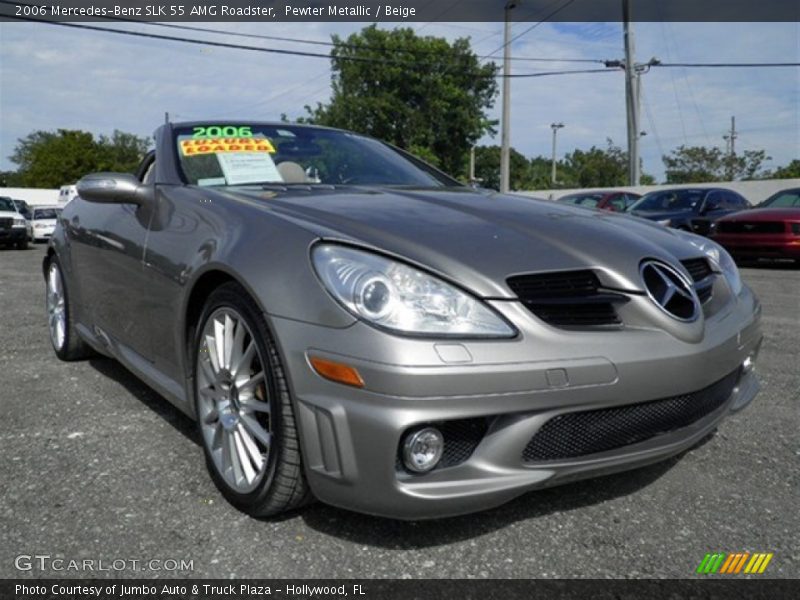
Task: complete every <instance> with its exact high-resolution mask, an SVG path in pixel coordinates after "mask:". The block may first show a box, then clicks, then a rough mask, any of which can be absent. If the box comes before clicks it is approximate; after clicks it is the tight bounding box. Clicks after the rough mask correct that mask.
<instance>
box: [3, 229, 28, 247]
mask: <svg viewBox="0 0 800 600" xmlns="http://www.w3.org/2000/svg"><path fill="white" fill-rule="evenodd" d="M29 237H30V236H29V235H28V230H27V229H26V228H25V227H13V228H11V229H0V244H4V243H10V242H22V241H25V240H27V239H29Z"/></svg>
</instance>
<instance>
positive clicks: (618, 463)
mask: <svg viewBox="0 0 800 600" xmlns="http://www.w3.org/2000/svg"><path fill="white" fill-rule="evenodd" d="M495 308H497V309H498V310H500V311H501V312H503V313H504V314H505V316H506V317H507V318H509V320H511V321H512V322H514V323H516V324H519V323H526V326H525V327H523V328H521V331H520V336H519V337H518V338H517V339H514V340H504V341H482V342H463V343H460V342H456V343H453V342H447V343H445V342H436V341H426V340H412V339H407V338H399V337H396V336H391V335H388V334H386V333H382V332H379V331H377V330H375V329H373V328H371V327H369V326H367V325H365V324H362V323H356V324H354V325H352V326H350V327H347V328H344V329H333V328H325V327H320V326H317V325H311V324H308V323H302V322H298V321H292V320H288V319H282V318H277V317H274V316H273V317H270V321H271V323H272V326H273V328H274V330H275V333H276V334H277V335H276V337H277V339H278V340H279V344H280V346H281V352H282V355H283V359H284V363H285V365H286V368H287V371H288V374H289V381H290V385H291V388H292V393H293V397H294V399H295V409H296V416H297V421H298V427H299V430H300V435H301V441H302V450H303V457H304V462H305V467H306V475H307V477H308V480H309V483H310V485H311V488H312V490H313V491H314V493H315V495H316V496H317V497H318V498H319V499H321V500H323V501H325V502H327V503H330V504H333V505H336V506H340V507H343V508H348V509H352V510H356V511H359V512H365V513H371V514H377V515H381V516H388V517H393V518H401V519H420V518H436V517H444V516H449V515H456V514H463V513H469V512H474V511H478V510H483V509H486V508H491V507H493V506H497V505H500V504H502V503H504V502H507V501H508V500H511V499H513V498H514V497H516V496H519V495H521V494H523V493H525V492H527V491H529V490H533V489H537V488H543V487H548V486H552V485H557V484H560V483H566V482H568V481H573V480H576V479H581V478H585V477H591V476H596V475H602V474H607V473H612V472H616V471H621V470H625V469H631V468H635V467H638V466H642V465H646V464H649V463H652V462H656V461H659V460H663V459H665V458H667V457H670V456H673V455H675V454H678V453H680V452H681V451H683V450H685V449H687V448H690V447H691V446H693V445H694V444H696V443H697V442H698V441H699V440H700V439H702V438H703V437H704V436H705V435H707V434H708V432H710V431H712V430H713V429H714V428H715V427H716V426H717V424H718V423H719V422H720V421H721V420H722V419H723V417H725V415H727V414H729V413H731V412H734V411H737V410H740V409H742V408H743V407H744V406H746V405H747V404H748V403H749V402H750V401H752V399H753V398H754V397H755V395H756V394H757V392H758V389H759V385H758V381H757V379H756V376H755V374H754V373H753V372H752V371H748V372H744V373H741V375H740V376H739V375H737V376H736V382H735V387H733V390H732V392H730V394H728V395H727V397H726V398H724V399H722V402H721V403H720V404H719V406H718V407H717V408H716V409H715V410H713V411H712V412H710V413H708V414H706V415H704V416H703V417H702V418H700V419H698V420H697V421H695V422H692V423H691V424H690V425H688V426H685V427H682V428H680V429H677V430H675V431H670V432H668V433H663V434H661V435H657V436H655V437H651V438H649V439H645V440H643V441H640V442H637V443H634V444H629V445H625V446H624V447H619V448H615V449H612V450H609V451H605V452H600V453H594V454H589V455H584V456H577V457H573V458H568V459H565V460H556V461H553V460H550V461H544V462H530V461H526V460H524V459H523V456H522V455H523V452H524V450H525V447H526V445H527V444H528V442H529V441H530V440H531V438H532V436H533V435H534V434H536V433H537V432H538V431H539V430H540V428H541V427H542V426H543V425H544V424H545V423H547V422H548V421H549V420H550V419H552V418H553V417H556V416H558V415H563V414H565V413H569V412H573V411H592V410H597V409H602V408H613V407H623V406H627V405H631V404H637V403H643V402H648V401H652V400H656V399H662V398H668V397H673V396H677V395H681V394H688V393H692V392H695V391H697V390H701V389H703V388H706V387H708V386H709V385H710V384H712V383H714V382H717V381H719V380H721V379H723V378H725V377H726V376H728V375H730V374H731V373H733V372H736V371H738V370H741V367H742V365H743V363H744V362H745V360H746V359H747V358H748V357H754V356H755V354H756V353H757V350H758V346H759V344H760V341H761V333H760V326H759V320H760V307H759V305H758V301H757V300H756V299H755V297H754V296H753V295H752V293H751V292H750V291H749V290H748V289H747V288H745V290H744V291H743V292H742V294H741V295H740V296H739V298H738V299H736V300H735V301H733V302H730V303H728V306H727V307H726V309H725V310H721V311H719V312H717V313H716V314H714V315H713V316H712V317H710V318H708V319H706V321H705V334H704V335H703V336H702V339H700V340H699V341H694V340H692V341H682V340H680V339H677V338H676V337H674V336H672V335H670V334H669V333H666V332H665V331H664V330H663V329H656V328H646V327H637V328H626V329H622V330H617V331H607V332H575V331H564V330H556V329H553V328H550V327H547V326H545V325H543V324H541V323H538V322H536V321H535V319H532V318H531V317H530V315H529V314H528V313H526V312H525V311H524V309H523V308H521V307H520V306H519V305H517V304H516V303H511V302H498V303H496V304H495ZM309 356H319V357H322V358H328V359H330V360H334V361H338V362H343V363H347V364H349V365H351V366H354V367H355V368H357V369H358V371H359V372H360V373H361V375H362V377H363V379H364V382H365V388H364V389H357V388H350V387H346V386H343V385H340V384H337V383H333V382H331V381H328V380H325V379H323V378H321V377H319V376H318V375H316V374H315V373H314V372H313V371H312V370H311V367H310V366H309V362H308V357H309ZM465 419H475V420H482V421H483V422H485V423H486V424H487V428H486V430H485V432H483V434H482V435H481V437H480V440H479V443H477V445H476V446H475V447H474V448H473V449H472V451H471V454H470V455H469V457H468V458H467V459H466V460H463V461H462V462H460V463H459V464H457V465H455V466H449V467H446V468H437V469H434V470H433V471H431V472H429V473H426V474H423V475H411V474H409V473H407V472H405V471H404V470H403V469H402V467H401V465H400V464H399V461H398V449H399V446H400V443H401V440H402V438H403V436H404V434H405V433H407V432H408V431H409V429H413V428H415V427H418V426H420V425H423V424H429V423H434V424H441V423H446V422H452V421H458V420H465Z"/></svg>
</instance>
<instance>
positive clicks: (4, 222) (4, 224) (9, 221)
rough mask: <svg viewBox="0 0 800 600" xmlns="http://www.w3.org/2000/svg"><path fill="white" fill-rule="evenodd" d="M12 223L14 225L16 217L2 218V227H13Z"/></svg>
mask: <svg viewBox="0 0 800 600" xmlns="http://www.w3.org/2000/svg"><path fill="white" fill-rule="evenodd" d="M12 225H14V219H9V218H8V217H4V218H2V219H0V229H11V226H12Z"/></svg>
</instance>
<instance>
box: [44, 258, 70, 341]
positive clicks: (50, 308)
mask: <svg viewBox="0 0 800 600" xmlns="http://www.w3.org/2000/svg"><path fill="white" fill-rule="evenodd" d="M47 324H48V328H49V329H50V340H51V341H52V342H53V347H54V348H55V349H56V350H61V349H62V348H63V347H64V341H65V338H66V331H67V329H66V326H67V312H66V302H65V301H64V284H63V282H62V281H61V271H60V270H59V268H58V265H56V264H55V262H51V263H50V267H49V269H48V271H47Z"/></svg>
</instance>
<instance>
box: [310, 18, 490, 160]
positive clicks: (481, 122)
mask: <svg viewBox="0 0 800 600" xmlns="http://www.w3.org/2000/svg"><path fill="white" fill-rule="evenodd" d="M333 42H334V43H335V46H334V47H333V49H332V50H331V62H332V70H333V75H332V81H331V86H332V96H331V101H330V103H329V104H328V105H322V104H318V105H317V107H316V108H314V109H312V108H310V107H308V106H307V107H306V110H307V112H308V117H307V118H306V119H304V120H306V121H310V122H313V123H318V124H321V125H329V126H333V127H342V128H344V129H350V130H353V131H358V132H360V133H364V134H367V135H371V136H374V137H376V138H379V139H381V140H385V141H387V142H390V143H392V144H395V145H396V146H399V147H400V148H403V149H405V150H408V151H411V152H417V153H419V154H422V155H423V156H424V157H425V158H426V159H427V160H429V161H430V160H432V159H433V158H435V159H436V161H434V162H438V165H439V166H440V167H441V168H442V169H443V170H444V171H446V172H448V173H450V174H452V175H455V176H458V175H461V174H464V173H466V165H467V157H468V153H469V149H470V147H471V146H472V145H473V144H474V143H475V142H476V141H477V140H478V139H479V138H480V137H481V136H482V135H483V134H484V133H494V130H493V125H494V124H495V123H494V122H492V121H489V120H488V118H487V116H486V111H487V109H489V108H491V107H492V106H493V104H494V97H495V95H496V93H497V84H496V81H495V75H496V73H497V67H496V65H495V64H494V63H489V64H485V65H481V64H480V63H479V61H478V57H477V56H476V55H475V54H474V53H473V52H472V50H471V49H470V44H469V40H468V39H464V38H461V39H458V40H456V41H454V42H453V43H452V44H451V43H449V42H448V41H447V40H445V39H443V38H436V37H430V36H426V37H420V36H417V35H416V33H415V32H414V30H413V29H410V28H401V29H393V30H383V29H378V28H377V27H376V26H375V25H372V26H370V27H366V28H365V29H363V30H361V32H359V33H354V34H352V35H350V36H349V37H348V38H347V39H346V40H344V41H343V40H342V39H341V38H339V36H336V35H334V36H333ZM364 59H368V60H364ZM371 61H376V62H371ZM409 65H411V66H409Z"/></svg>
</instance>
